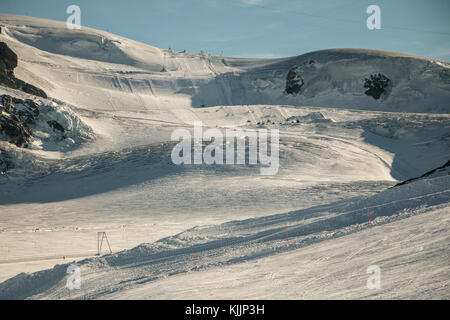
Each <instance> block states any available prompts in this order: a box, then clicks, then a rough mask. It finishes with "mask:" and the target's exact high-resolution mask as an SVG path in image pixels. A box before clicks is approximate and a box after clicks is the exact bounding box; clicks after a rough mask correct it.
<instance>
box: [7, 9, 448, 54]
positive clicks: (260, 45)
mask: <svg viewBox="0 0 450 320" xmlns="http://www.w3.org/2000/svg"><path fill="white" fill-rule="evenodd" d="M71 4H76V5H78V6H80V8H81V24H82V25H84V26H88V27H92V28H96V29H101V30H107V31H109V32H112V33H115V34H119V35H121V36H124V37H127V38H131V39H134V40H137V41H141V42H145V43H148V44H151V45H154V46H157V47H161V48H168V47H169V46H170V47H171V48H172V49H174V50H180V51H181V50H184V49H185V50H187V51H190V52H199V51H200V50H202V51H204V52H207V53H212V54H221V53H223V55H225V56H240V57H280V56H294V55H299V54H302V53H306V52H309V51H314V50H319V49H327V48H371V49H381V50H391V51H399V52H406V53H410V54H417V55H422V56H427V57H432V58H437V59H443V60H446V61H450V19H449V12H450V1H449V0H428V1H426V0H370V1H369V0H165V1H164V0H146V1H145V0H128V1H118V0H114V1H112V0H80V1H73V0H70V1H66V0H39V1H36V0H2V4H1V7H0V13H9V14H21V15H27V16H35V17H42V18H48V19H54V20H60V21H65V20H66V19H67V17H68V14H67V13H66V8H67V6H69V5H71ZM370 4H375V5H378V6H379V7H380V8H381V27H382V29H381V30H369V29H368V28H367V27H366V19H367V17H368V14H367V13H366V8H367V7H368V5H370Z"/></svg>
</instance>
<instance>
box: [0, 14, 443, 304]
mask: <svg viewBox="0 0 450 320" xmlns="http://www.w3.org/2000/svg"><path fill="white" fill-rule="evenodd" d="M0 24H1V25H2V33H1V34H0V41H4V42H6V43H7V44H8V46H10V47H11V48H12V49H13V50H14V51H15V52H16V53H17V55H18V58H19V63H18V67H17V68H16V69H15V75H16V76H17V77H18V78H20V79H22V80H24V81H26V82H29V83H31V84H33V85H35V86H37V87H39V88H41V89H43V90H44V91H45V92H46V93H47V95H48V96H49V99H43V98H36V97H32V96H30V95H28V94H26V93H23V92H20V91H17V90H13V89H10V88H7V87H5V86H1V85H0V94H10V95H14V96H17V97H21V98H28V97H31V98H33V99H35V100H37V101H39V102H40V103H42V105H52V106H54V108H55V109H58V110H70V112H71V113H70V114H71V115H72V116H73V117H74V119H79V121H81V122H82V123H83V124H84V125H85V126H83V127H82V128H83V130H84V131H86V132H89V137H90V139H88V140H85V141H84V140H83V141H79V142H77V143H75V144H73V145H70V146H69V147H68V146H66V145H64V146H63V145H62V144H59V143H41V140H39V139H36V140H35V141H34V144H33V147H32V148H29V149H24V148H19V147H16V146H14V145H11V144H10V143H7V142H6V141H1V139H0V150H2V152H5V153H6V154H7V155H8V156H9V157H10V159H12V161H13V163H14V167H13V168H12V169H11V170H9V171H8V172H7V174H6V175H1V176H0V217H1V219H0V242H1V243H2V246H1V247H0V281H3V282H2V283H0V298H2V299H11V298H17V299H26V298H31V299H66V298H67V288H65V281H66V278H67V275H66V269H67V266H68V265H69V264H70V263H71V262H72V261H76V263H77V264H78V265H79V266H80V267H81V273H82V289H81V290H75V291H73V292H72V293H71V296H72V298H80V299H110V298H111V299H120V298H149V299H154V298H191V297H196V298H199V299H204V298H211V297H214V298H218V299H220V298H255V299H259V298H272V299H279V298H287V299H299V298H311V297H312V298H341V297H342V298H393V297H394V298H437V299H448V292H449V290H448V276H449V267H448V261H449V260H448V253H447V251H448V250H446V248H447V247H448V243H449V242H448V240H449V239H448V236H447V234H448V213H449V210H450V209H449V205H448V204H449V185H450V183H449V176H448V172H447V171H445V172H444V173H442V172H440V173H439V174H436V175H433V176H431V177H427V178H426V179H419V180H418V181H413V182H411V183H409V184H406V185H403V186H400V187H395V188H390V189H389V187H392V186H393V185H395V184H396V183H397V182H399V181H403V180H406V179H410V178H414V177H418V176H421V175H422V174H424V173H425V172H427V171H430V170H432V169H435V168H437V167H440V166H442V165H443V164H444V163H446V162H447V161H448V160H449V158H450V136H449V134H448V133H449V132H450V131H449V129H450V121H449V120H450V107H449V101H450V83H449V82H448V77H447V75H448V74H449V66H448V63H447V62H443V61H436V60H432V59H428V58H423V57H415V56H410V55H406V54H400V53H392V52H383V51H374V50H363V49H332V50H324V51H319V52H313V53H308V54H305V55H301V56H298V57H289V58H282V59H238V58H228V57H221V56H212V55H207V54H195V53H186V52H184V53H180V52H174V51H171V50H163V49H159V48H156V47H152V46H149V45H146V44H142V43H138V42H135V41H132V40H129V39H125V38H122V37H120V36H117V35H113V34H110V33H107V32H103V31H99V30H93V29H89V28H85V27H83V28H82V29H81V30H69V29H67V28H66V27H65V23H62V22H56V21H50V20H44V19H37V18H31V17H22V16H12V15H0ZM312 60H313V61H314V63H312V64H309V62H310V61H312ZM305 63H306V65H305ZM311 65H312V66H311ZM294 67H295V68H296V70H300V71H301V72H302V73H301V75H302V77H303V79H304V80H305V83H306V85H305V87H304V88H303V89H302V90H303V91H301V93H300V94H296V95H288V94H286V93H285V92H284V90H285V85H286V74H287V73H288V71H289V70H290V69H292V68H294ZM300 71H299V72H300ZM376 72H383V73H385V74H387V75H388V76H389V77H390V79H391V80H392V83H393V86H392V87H391V88H389V92H388V93H387V96H383V97H382V98H381V99H378V100H376V99H374V98H372V97H370V96H367V95H365V94H364V90H365V89H364V87H363V82H364V78H365V77H367V76H369V75H370V74H373V73H376ZM268 120H270V122H268ZM77 121H78V120H77ZM194 121H202V123H203V124H204V125H205V126H206V128H217V129H219V130H222V131H224V130H225V129H230V128H231V129H232V128H244V129H246V128H252V129H257V128H265V129H279V130H280V169H279V171H278V174H276V175H274V176H261V175H259V169H258V167H255V166H248V165H236V166H221V165H206V164H203V165H197V166H194V165H193V166H188V165H185V166H176V165H174V164H173V163H172V162H171V158H170V153H171V150H172V148H173V146H174V142H172V141H170V135H171V133H172V131H173V130H174V129H176V128H187V129H189V130H192V124H193V123H194ZM84 131H83V132H75V133H74V134H78V135H79V134H83V133H84ZM367 210H370V217H371V219H372V220H371V223H370V224H368V221H367V219H368V216H367ZM100 231H105V232H106V233H107V234H108V238H109V240H110V243H111V247H112V250H113V254H112V255H105V256H101V257H94V255H95V253H96V249H97V247H96V246H97V243H96V240H97V238H96V237H97V232H100ZM288 239H289V240H288ZM288 241H289V242H288ZM374 243H375V244H379V245H375V244H374ZM192 251H194V252H195V259H196V260H195V261H193V256H192ZM319 253H320V254H319ZM322 253H323V255H322ZM63 257H64V259H63ZM349 257H350V258H349ZM355 261H357V263H355ZM395 261H399V263H398V264H396V262H395ZM372 264H379V265H380V267H381V269H382V272H383V275H384V271H383V270H386V271H387V274H386V278H385V279H386V280H383V290H381V291H375V292H374V291H370V290H368V289H367V288H366V287H365V280H364V279H366V277H367V275H366V273H365V270H366V268H367V267H368V266H369V265H372ZM195 265H197V267H195ZM299 265H304V267H302V268H298V266H299ZM249 268H250V269H251V270H252V271H251V272H250V271H248V270H247V269H249ZM424 268H426V272H424V271H423V269H424ZM43 269H46V270H43ZM277 270H278V271H277ZM253 271H254V272H253ZM23 272H26V273H28V274H25V273H23ZM389 272H391V273H389ZM418 273H420V274H421V275H422V276H421V277H420V279H418V280H417V282H416V281H413V280H412V279H411V278H412V277H413V275H414V274H418ZM335 276H337V278H336V279H338V282H337V283H335V284H332V285H327V283H328V282H330V279H331V278H333V277H335ZM383 277H384V276H383ZM262 278H263V279H266V280H267V281H263V280H262ZM201 279H203V281H201ZM313 279H315V280H313ZM383 279H384V278H383ZM230 282H231V283H230ZM288 284H292V286H288ZM294 284H295V285H294ZM399 284H401V286H399ZM243 288H248V289H247V290H243ZM268 289H269V290H268ZM211 291H212V292H211Z"/></svg>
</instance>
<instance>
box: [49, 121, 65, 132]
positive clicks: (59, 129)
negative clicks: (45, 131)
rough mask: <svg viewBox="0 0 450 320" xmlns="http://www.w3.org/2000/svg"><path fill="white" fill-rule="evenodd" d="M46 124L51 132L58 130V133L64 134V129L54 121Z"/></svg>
mask: <svg viewBox="0 0 450 320" xmlns="http://www.w3.org/2000/svg"><path fill="white" fill-rule="evenodd" d="M47 124H48V125H49V126H50V127H51V128H53V130H58V131H60V132H64V131H65V129H64V127H63V126H62V125H60V124H59V123H58V122H57V121H56V120H50V121H47Z"/></svg>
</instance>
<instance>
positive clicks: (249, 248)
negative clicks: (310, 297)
mask: <svg viewBox="0 0 450 320" xmlns="http://www.w3.org/2000/svg"><path fill="white" fill-rule="evenodd" d="M449 182H450V180H449V176H448V175H447V176H440V177H436V178H429V179H426V178H424V179H421V180H419V181H414V182H412V183H409V184H407V185H404V186H399V187H397V188H392V189H388V190H386V191H383V192H381V193H379V194H377V195H375V196H372V197H369V198H367V199H361V198H359V199H357V198H356V199H349V200H344V201H340V202H337V203H331V204H328V205H321V206H317V207H313V208H310V209H303V210H298V211H293V212H288V213H284V214H278V215H273V216H267V217H262V218H255V219H248V220H243V221H231V222H227V223H224V224H220V225H215V226H204V227H195V228H192V229H189V230H186V231H184V232H182V233H180V234H177V235H174V236H171V237H167V238H164V239H161V240H159V241H157V242H155V243H152V244H142V245H140V246H137V247H135V248H133V249H130V250H125V251H121V252H118V253H116V254H112V255H105V256H102V257H98V258H88V259H85V260H82V261H79V262H77V265H78V266H79V267H80V268H81V274H82V287H81V290H76V291H73V292H72V296H73V297H74V298H77V299H95V298H101V297H102V296H104V295H107V294H109V293H112V292H115V291H117V290H126V289H129V288H132V287H135V286H138V285H140V284H143V283H146V282H149V281H154V280H157V279H160V278H164V277H170V276H173V275H176V274H180V273H186V272H194V271H200V270H205V269H209V268H213V267H218V266H223V265H229V264H234V263H239V262H244V261H248V260H252V259H257V258H261V257H265V256H269V255H273V254H277V253H281V252H285V251H287V250H292V249H298V248H302V247H304V246H308V245H311V244H313V243H316V242H320V241H325V240H330V239H335V238H338V237H341V236H343V235H347V234H350V233H354V232H357V231H359V230H362V229H365V228H370V227H371V226H375V225H380V224H385V223H388V222H391V221H393V220H398V219H403V218H405V217H408V216H411V215H414V214H417V213H420V212H426V210H425V209H426V208H431V207H434V206H439V205H443V204H444V205H445V204H448V202H449V200H450V190H449V189H448V185H449ZM368 209H370V219H371V221H370V224H368V221H367V220H368V216H367V210H368ZM287 230H288V233H289V244H288V243H287V239H286V236H287ZM192 250H194V251H195V259H196V265H197V268H195V267H194V262H193V257H192ZM67 266H68V264H67V265H58V266H55V268H53V269H51V270H46V271H40V272H37V273H34V274H30V275H26V274H20V275H18V276H16V277H14V278H12V279H9V280H7V281H5V282H3V283H1V284H0V298H2V299H23V298H33V299H35V298H52V299H61V298H66V296H67V289H66V287H65V277H64V276H63V274H62V270H64V268H65V267H67Z"/></svg>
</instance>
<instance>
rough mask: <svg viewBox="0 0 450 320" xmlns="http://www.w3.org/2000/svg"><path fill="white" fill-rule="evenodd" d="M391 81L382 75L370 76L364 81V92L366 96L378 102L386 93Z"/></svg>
mask: <svg viewBox="0 0 450 320" xmlns="http://www.w3.org/2000/svg"><path fill="white" fill-rule="evenodd" d="M390 82H391V80H390V79H389V78H388V77H386V76H385V75H384V74H382V73H378V74H372V75H370V77H369V78H365V79H364V88H366V89H367V90H366V91H365V92H364V93H365V94H366V95H368V96H371V97H372V98H374V99H376V100H378V99H380V97H381V96H382V95H383V94H384V93H385V92H386V89H387V88H388V86H389V84H390Z"/></svg>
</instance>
